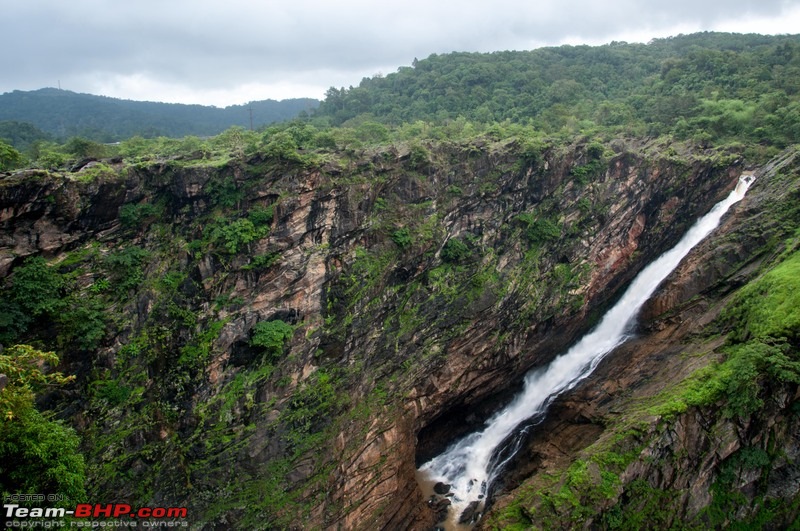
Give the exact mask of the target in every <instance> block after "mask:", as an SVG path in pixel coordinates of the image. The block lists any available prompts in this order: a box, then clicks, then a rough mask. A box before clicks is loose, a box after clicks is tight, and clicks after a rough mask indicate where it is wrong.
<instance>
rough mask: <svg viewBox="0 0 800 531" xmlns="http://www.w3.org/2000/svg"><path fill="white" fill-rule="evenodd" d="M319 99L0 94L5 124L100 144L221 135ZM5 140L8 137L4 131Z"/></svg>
mask: <svg viewBox="0 0 800 531" xmlns="http://www.w3.org/2000/svg"><path fill="white" fill-rule="evenodd" d="M317 103H318V102H317V100H314V99H310V98H296V99H289V100H283V101H275V100H263V101H254V102H251V103H248V104H245V105H232V106H229V107H225V108H224V109H221V108H219V107H210V106H203V105H183V104H176V103H155V102H145V101H130V100H121V99H116V98H108V97H104V96H93V95H91V94H77V93H75V92H71V91H68V90H58V89H54V88H46V89H40V90H34V91H30V92H25V91H19V90H15V91H13V92H8V93H6V94H0V122H2V121H17V122H27V123H28V124H31V125H33V126H35V127H37V128H39V129H41V130H42V131H44V132H45V133H47V134H49V135H52V136H54V137H57V138H61V139H66V138H69V137H72V136H83V137H86V138H88V139H90V140H95V141H98V142H114V141H119V140H124V139H126V138H130V137H132V136H135V135H140V136H143V137H147V138H152V137H157V136H168V137H182V136H187V135H198V136H211V135H216V134H218V133H220V132H222V131H224V130H225V129H227V128H229V127H231V126H234V125H238V126H240V127H250V125H251V122H250V118H251V112H252V120H253V122H252V125H253V126H254V127H262V126H264V125H265V124H270V123H273V122H280V121H284V120H290V119H292V118H295V117H296V116H297V115H298V114H299V113H301V112H308V111H311V110H312V109H313V108H314V107H316V105H317ZM0 138H7V139H8V134H7V133H5V132H4V130H3V129H0ZM16 147H17V149H24V148H25V146H16Z"/></svg>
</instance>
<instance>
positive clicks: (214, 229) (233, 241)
mask: <svg viewBox="0 0 800 531" xmlns="http://www.w3.org/2000/svg"><path fill="white" fill-rule="evenodd" d="M207 232H208V236H207V241H208V243H209V244H210V245H211V246H212V247H214V248H215V249H216V250H217V251H219V252H223V253H226V254H236V253H238V252H239V251H240V250H241V249H242V248H243V247H244V246H245V245H247V244H249V243H251V242H253V241H255V240H258V239H260V238H263V237H264V236H266V235H267V234H268V233H269V227H256V226H255V225H254V224H253V222H252V221H251V220H250V219H249V218H239V219H237V220H234V221H230V220H227V219H225V218H217V219H215V220H214V223H213V224H210V225H209V227H208V228H207Z"/></svg>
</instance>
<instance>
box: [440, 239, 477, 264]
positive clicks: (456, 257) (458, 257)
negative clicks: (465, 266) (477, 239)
mask: <svg viewBox="0 0 800 531" xmlns="http://www.w3.org/2000/svg"><path fill="white" fill-rule="evenodd" d="M469 255H470V251H469V247H468V246H467V244H466V243H464V242H463V241H461V240H459V239H456V238H453V239H450V240H447V243H445V244H444V247H442V253H441V256H442V260H444V261H445V262H450V263H458V262H462V261H464V260H465V259H466V258H467V257H469Z"/></svg>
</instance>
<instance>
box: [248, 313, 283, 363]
mask: <svg viewBox="0 0 800 531" xmlns="http://www.w3.org/2000/svg"><path fill="white" fill-rule="evenodd" d="M293 335H294V327H292V325H290V324H288V323H285V322H283V321H281V320H280V319H275V320H274V321H261V322H260V323H257V324H256V325H255V326H254V327H253V334H252V337H251V338H250V344H251V345H253V346H254V347H260V348H262V349H264V352H265V353H266V354H267V356H269V357H270V358H272V359H274V358H277V357H278V356H280V355H281V354H282V353H283V347H284V345H285V344H286V341H288V340H289V339H291V338H292V336H293Z"/></svg>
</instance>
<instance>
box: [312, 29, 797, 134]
mask: <svg viewBox="0 0 800 531" xmlns="http://www.w3.org/2000/svg"><path fill="white" fill-rule="evenodd" d="M798 78H800V42H798V38H797V37H796V36H787V37H767V36H760V35H734V34H724V33H702V34H694V35H681V36H678V37H673V38H667V39H655V40H654V41H652V42H651V43H649V44H647V45H644V44H627V43H619V42H614V43H611V44H608V45H605V46H596V47H589V46H561V47H557V48H542V49H538V50H533V51H523V52H495V53H488V54H480V53H451V54H445V55H436V54H434V55H431V56H430V57H428V58H427V59H424V60H420V61H415V62H414V64H413V66H412V67H401V68H399V69H398V71H397V72H395V73H392V74H389V75H386V76H378V77H374V78H365V79H364V80H362V82H361V84H360V85H359V86H357V87H350V88H349V89H344V88H342V89H336V88H331V89H330V90H328V92H327V94H326V98H325V101H323V102H322V104H321V105H320V107H319V110H318V112H317V113H316V116H318V117H324V118H326V119H328V120H330V121H331V122H332V123H333V124H337V125H341V124H345V125H346V124H348V123H349V121H355V120H358V119H359V117H360V116H369V119H370V120H372V121H379V122H383V123H386V124H394V125H399V124H402V123H410V122H413V121H415V120H426V121H437V122H439V123H442V122H445V121H448V120H458V119H461V118H465V119H466V120H469V121H472V122H477V123H487V122H493V121H494V122H503V121H506V120H508V121H511V122H516V123H526V124H530V125H532V126H533V127H535V128H536V129H537V130H543V131H546V132H548V133H554V132H558V131H563V130H568V131H571V132H573V133H574V132H578V131H583V132H597V131H612V132H620V131H625V132H628V133H631V132H636V133H637V134H648V135H654V136H657V135H665V134H674V135H676V136H678V137H680V138H695V139H699V140H714V141H739V142H740V141H742V140H744V139H748V140H752V141H756V142H762V141H766V142H769V143H772V144H774V145H777V146H785V145H787V144H789V143H792V142H796V141H797V140H798V133H800V129H798V128H799V127H800V104H799V103H798V99H797V98H798V94H799V93H800V87H798V84H797V82H796V79H798Z"/></svg>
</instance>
